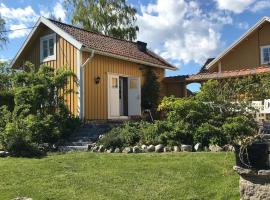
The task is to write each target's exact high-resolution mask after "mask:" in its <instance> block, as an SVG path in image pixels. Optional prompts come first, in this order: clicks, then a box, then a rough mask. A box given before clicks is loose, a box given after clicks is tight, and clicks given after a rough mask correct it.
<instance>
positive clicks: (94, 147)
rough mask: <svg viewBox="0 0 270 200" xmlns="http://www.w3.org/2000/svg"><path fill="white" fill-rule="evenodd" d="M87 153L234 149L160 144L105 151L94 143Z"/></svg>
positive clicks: (230, 149)
mask: <svg viewBox="0 0 270 200" xmlns="http://www.w3.org/2000/svg"><path fill="white" fill-rule="evenodd" d="M88 151H91V152H95V153H152V152H155V153H163V152H164V153H166V152H180V151H182V152H192V151H195V152H199V151H212V152H221V151H234V148H233V147H232V146H231V145H226V146H224V147H223V148H222V147H219V146H217V145H210V146H209V148H204V149H203V148H202V145H201V144H200V143H197V144H196V145H195V146H194V147H193V146H192V145H185V144H182V145H181V146H173V147H168V146H164V145H162V144H158V145H155V146H154V145H144V144H143V145H140V146H139V145H136V146H133V147H124V148H118V147H116V148H110V149H105V147H104V146H103V145H98V144H96V143H93V144H89V145H88Z"/></svg>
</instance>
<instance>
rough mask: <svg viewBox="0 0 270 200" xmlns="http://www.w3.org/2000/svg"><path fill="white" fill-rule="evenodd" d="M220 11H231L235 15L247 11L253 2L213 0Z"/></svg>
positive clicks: (246, 0)
mask: <svg viewBox="0 0 270 200" xmlns="http://www.w3.org/2000/svg"><path fill="white" fill-rule="evenodd" d="M215 1H216V3H217V7H218V8H219V9H220V10H228V11H232V12H234V13H236V14H239V13H242V12H243V11H244V10H246V9H248V8H249V6H250V5H251V4H252V3H254V2H255V0H215Z"/></svg>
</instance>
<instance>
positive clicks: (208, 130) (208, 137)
mask: <svg viewBox="0 0 270 200" xmlns="http://www.w3.org/2000/svg"><path fill="white" fill-rule="evenodd" d="M194 140H195V142H200V143H201V144H202V145H203V146H208V145H209V144H217V145H224V144H226V138H225V136H224V133H223V132H222V129H221V128H218V127H216V126H213V125H211V124H209V123H203V124H201V126H200V127H199V128H198V129H197V130H196V132H195V134H194Z"/></svg>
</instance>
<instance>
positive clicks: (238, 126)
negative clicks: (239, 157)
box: [222, 116, 258, 143]
mask: <svg viewBox="0 0 270 200" xmlns="http://www.w3.org/2000/svg"><path fill="white" fill-rule="evenodd" d="M222 128H223V131H224V134H225V135H226V137H227V139H228V141H229V142H230V143H236V142H237V140H238V139H241V137H244V136H252V135H254V134H256V133H257V131H258V124H257V123H256V122H255V121H254V119H252V118H248V117H246V116H236V117H229V118H227V119H226V122H225V123H224V124H223V126H222Z"/></svg>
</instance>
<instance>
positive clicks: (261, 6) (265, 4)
mask: <svg viewBox="0 0 270 200" xmlns="http://www.w3.org/2000/svg"><path fill="white" fill-rule="evenodd" d="M268 8H270V1H269V0H267V1H266V0H264V1H259V2H256V3H255V4H254V5H253V6H252V8H251V11H252V12H257V11H260V10H265V9H268Z"/></svg>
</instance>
